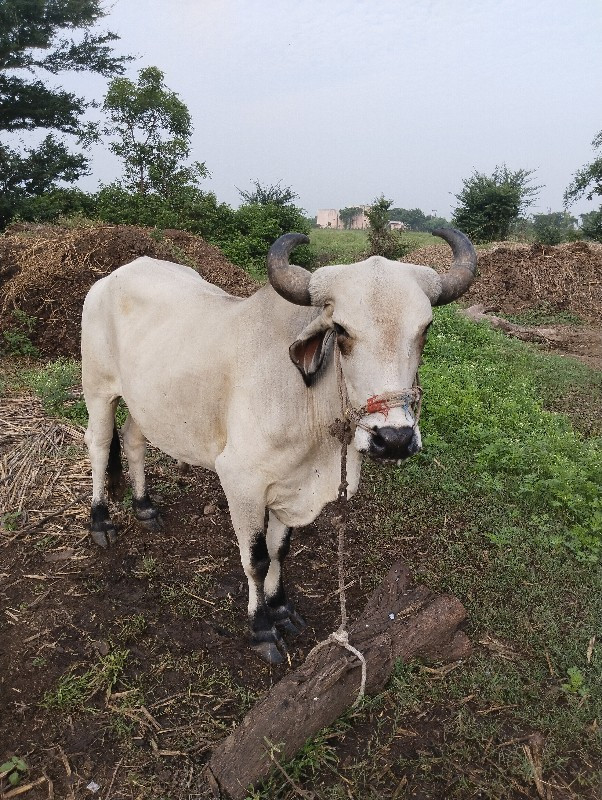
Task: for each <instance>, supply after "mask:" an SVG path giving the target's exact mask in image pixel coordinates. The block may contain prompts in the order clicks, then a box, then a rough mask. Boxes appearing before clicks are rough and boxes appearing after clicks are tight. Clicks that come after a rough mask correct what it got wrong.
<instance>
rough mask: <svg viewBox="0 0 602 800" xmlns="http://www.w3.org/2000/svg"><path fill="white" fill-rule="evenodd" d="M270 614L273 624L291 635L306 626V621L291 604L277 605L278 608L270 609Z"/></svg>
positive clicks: (295, 634) (299, 631) (294, 634)
mask: <svg viewBox="0 0 602 800" xmlns="http://www.w3.org/2000/svg"><path fill="white" fill-rule="evenodd" d="M270 616H271V619H272V621H273V622H274V624H275V625H277V626H278V628H280V630H282V631H284V633H288V634H290V635H291V636H297V635H298V634H299V633H301V631H302V630H303V628H305V627H306V622H305V620H304V619H303V617H301V616H300V615H299V614H297V612H296V611H295V610H294V608H293V607H292V605H290V604H287V605H285V606H279V607H278V608H275V609H272V610H271V611H270Z"/></svg>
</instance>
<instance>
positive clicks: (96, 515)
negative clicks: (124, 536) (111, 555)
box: [90, 502, 117, 550]
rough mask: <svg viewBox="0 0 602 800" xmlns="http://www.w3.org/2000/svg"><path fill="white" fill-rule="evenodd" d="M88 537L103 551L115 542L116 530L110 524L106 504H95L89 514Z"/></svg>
mask: <svg viewBox="0 0 602 800" xmlns="http://www.w3.org/2000/svg"><path fill="white" fill-rule="evenodd" d="M90 536H91V537H92V541H93V542H94V544H97V545H98V546H99V547H102V548H103V549H104V550H106V549H107V547H110V546H111V545H112V544H115V542H116V541H117V530H116V528H115V526H114V525H113V523H112V522H111V517H110V516H109V509H108V507H107V504H106V503H102V502H100V503H95V504H93V505H92V511H91V513H90Z"/></svg>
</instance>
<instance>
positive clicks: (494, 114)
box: [62, 0, 602, 216]
mask: <svg viewBox="0 0 602 800" xmlns="http://www.w3.org/2000/svg"><path fill="white" fill-rule="evenodd" d="M107 8H108V9H109V15H108V17H107V18H106V19H105V20H104V22H103V24H102V26H101V27H102V28H110V29H112V30H114V31H115V32H116V33H118V34H119V36H120V37H121V41H120V42H119V43H118V44H117V48H116V49H117V50H118V51H119V52H121V53H129V54H134V55H136V56H137V57H138V59H137V61H136V62H134V63H133V64H132V65H131V66H130V67H129V68H128V74H129V75H130V76H131V77H132V78H135V77H136V75H137V71H138V70H139V69H141V68H142V67H145V66H149V65H154V66H158V67H159V68H160V69H162V70H163V71H164V73H165V82H166V84H167V86H168V87H169V88H170V89H172V90H174V91H175V92H177V93H178V94H179V96H180V97H181V99H182V100H183V101H184V102H185V103H186V105H187V106H188V108H189V110H190V112H191V114H192V118H193V122H194V127H195V133H194V137H193V157H194V159H197V160H200V161H205V162H206V164H207V166H208V168H209V170H210V171H211V173H212V178H211V180H209V181H206V182H205V187H206V188H207V189H212V190H213V191H215V193H216V194H217V196H218V198H219V199H220V200H223V201H225V202H228V203H231V204H234V205H237V204H238V202H239V200H240V198H239V195H238V191H237V188H236V187H241V188H243V189H245V188H249V186H250V181H251V180H252V179H255V178H257V179H258V180H259V181H260V182H261V183H275V182H277V181H282V183H283V185H290V186H291V187H292V188H293V189H294V190H295V191H296V192H297V193H298V194H299V201H298V202H299V205H301V206H303V207H304V208H305V209H306V211H307V213H308V214H309V215H314V214H315V213H316V211H317V209H318V208H342V207H344V206H350V205H358V204H363V203H370V202H371V201H372V200H373V199H374V198H375V197H376V196H377V195H379V194H381V193H384V194H385V196H387V197H390V198H392V199H393V200H394V204H395V206H401V207H405V208H411V207H419V208H422V209H423V210H424V211H425V212H426V213H432V212H433V211H436V212H437V213H438V214H441V215H444V216H449V214H450V212H451V210H452V209H453V208H454V205H455V199H454V194H456V193H457V192H459V191H460V189H461V187H462V179H463V178H466V177H468V176H469V175H470V174H471V173H472V171H473V170H475V169H476V170H478V171H479V172H485V173H491V172H492V171H493V169H494V167H495V166H496V164H501V163H503V162H505V163H506V164H507V165H508V167H510V168H511V169H518V168H526V169H536V170H537V173H536V176H535V179H536V180H535V182H536V183H538V184H545V188H544V189H542V190H541V194H540V199H539V201H538V203H537V205H536V206H534V207H533V210H534V211H544V212H545V211H547V210H548V209H551V210H560V209H561V207H562V194H563V192H564V189H565V188H566V186H567V184H568V183H569V181H570V180H571V176H572V175H573V173H574V172H575V171H576V170H577V169H578V168H579V167H581V166H583V165H584V164H586V163H587V162H588V161H591V160H592V157H593V150H592V148H591V140H592V139H593V137H594V135H595V134H596V133H597V131H599V130H600V129H602V103H601V100H602V4H601V3H600V0H574V2H567V1H566V0H564V1H563V2H561V0H529V2H526V0H462V2H458V0H320V2H317V0H301V2H299V0H295V1H294V2H293V0H114V2H113V4H112V5H107ZM62 82H63V84H64V85H69V86H72V87H74V88H76V89H77V90H78V91H81V92H82V93H85V94H86V95H88V96H90V94H92V95H93V96H96V97H97V98H99V99H101V98H102V96H103V94H104V92H105V90H106V83H105V82H104V81H103V80H101V79H100V78H98V77H96V76H89V75H87V76H81V77H78V78H77V79H74V80H73V81H72V82H70V83H69V84H66V82H65V81H62ZM93 168H94V174H93V177H92V178H88V179H86V182H85V187H86V188H90V189H92V188H96V187H97V185H98V182H99V181H103V182H109V181H110V180H112V179H113V178H115V177H117V176H118V174H119V166H118V164H117V162H116V161H114V160H113V159H112V157H111V156H110V155H108V154H107V153H106V151H105V152H104V153H103V152H102V151H95V153H94V159H93ZM598 205H599V203H598ZM594 207H596V206H595V205H594V204H592V203H588V202H587V201H581V202H580V203H578V204H576V205H575V206H574V208H573V213H580V212H584V211H588V210H591V209H592V208H594Z"/></svg>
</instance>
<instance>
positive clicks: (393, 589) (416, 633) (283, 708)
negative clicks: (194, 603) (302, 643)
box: [207, 562, 470, 800]
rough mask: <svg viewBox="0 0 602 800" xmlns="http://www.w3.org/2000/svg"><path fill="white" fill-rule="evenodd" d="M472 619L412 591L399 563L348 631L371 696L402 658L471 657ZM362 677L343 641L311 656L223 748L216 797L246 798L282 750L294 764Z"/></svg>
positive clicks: (211, 773) (213, 764)
mask: <svg viewBox="0 0 602 800" xmlns="http://www.w3.org/2000/svg"><path fill="white" fill-rule="evenodd" d="M465 616H466V612H465V610H464V607H463V606H462V604H461V603H460V601H459V600H458V599H457V598H455V597H453V596H452V595H441V596H438V597H437V596H434V595H433V594H432V593H431V592H430V591H429V590H428V589H426V588H425V587H424V586H417V587H414V588H409V572H408V569H407V568H406V567H405V566H404V565H402V564H401V563H400V562H398V563H396V564H394V565H393V567H392V568H391V569H390V571H389V573H388V575H387V577H386V578H385V580H384V581H383V583H382V584H381V585H380V586H379V587H378V588H377V589H376V590H375V591H374V592H373V594H372V596H371V597H370V599H369V600H368V603H367V605H366V607H365V609H364V611H363V613H362V615H361V616H360V618H359V619H358V620H357V622H356V623H355V624H354V625H352V626H351V628H350V630H349V638H350V641H351V642H352V643H353V646H354V647H356V648H357V649H358V650H360V651H361V652H362V653H363V655H364V657H365V659H366V664H367V683H366V693H367V694H375V693H377V692H379V691H381V690H382V689H383V688H384V686H385V684H386V683H387V681H388V679H389V677H390V676H391V673H392V671H393V668H394V666H395V662H396V661H397V660H401V661H408V660H410V659H412V658H415V657H421V658H424V659H425V660H429V661H435V660H446V661H454V660H458V659H460V658H464V657H466V656H467V655H469V653H470V642H469V641H468V638H467V637H466V635H465V634H464V633H463V632H462V631H460V630H458V626H459V625H460V624H461V623H462V622H463V620H464V619H465ZM360 676H361V670H360V663H359V660H358V659H357V658H354V657H353V656H351V655H350V654H349V653H348V652H347V651H345V650H343V649H342V648H341V647H339V646H337V645H336V644H328V645H326V646H324V647H322V648H320V649H319V650H315V651H312V652H311V653H310V654H309V656H308V657H307V659H306V661H305V663H303V664H302V665H301V666H300V667H299V668H298V669H296V670H295V671H294V672H292V673H290V674H289V675H287V676H285V677H284V678H283V679H282V680H281V681H280V682H279V683H277V684H276V686H274V688H273V689H272V691H271V692H269V694H268V695H267V696H266V697H265V698H264V699H263V700H261V701H260V702H259V703H257V704H256V705H255V706H254V707H253V708H252V709H251V711H250V712H249V713H248V714H247V716H246V717H245V718H244V719H243V720H242V722H241V723H240V725H239V726H238V727H237V728H236V730H235V731H234V732H233V733H232V734H230V736H228V737H227V738H226V739H224V740H223V741H222V742H220V743H219V744H218V745H217V747H216V748H215V750H214V751H213V754H212V756H211V759H210V761H209V765H208V775H207V781H208V784H209V785H210V786H211V787H212V788H213V791H214V796H215V797H220V796H221V797H227V798H231V800H243V798H244V797H246V796H247V790H248V787H249V786H251V785H256V784H257V783H258V782H259V781H260V780H261V779H262V778H263V777H265V775H266V774H267V772H268V771H269V769H270V766H271V754H273V752H274V751H275V749H277V751H278V753H279V756H280V757H281V759H283V760H287V759H290V758H291V757H292V756H293V755H294V754H295V753H296V752H297V751H298V750H299V749H300V748H301V747H302V745H303V744H304V743H305V741H306V740H307V739H308V738H309V737H311V736H313V735H314V734H315V733H317V732H318V731H319V730H321V729H322V728H324V727H326V726H327V725H330V724H332V723H333V722H334V721H335V720H336V719H338V717H340V716H341V714H342V713H343V712H344V711H345V710H346V709H347V708H349V707H350V706H351V704H352V703H353V701H354V700H355V698H356V696H357V692H358V688H359V685H360ZM272 758H273V755H272ZM220 792H221V795H220Z"/></svg>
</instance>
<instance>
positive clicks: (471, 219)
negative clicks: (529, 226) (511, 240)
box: [452, 164, 540, 242]
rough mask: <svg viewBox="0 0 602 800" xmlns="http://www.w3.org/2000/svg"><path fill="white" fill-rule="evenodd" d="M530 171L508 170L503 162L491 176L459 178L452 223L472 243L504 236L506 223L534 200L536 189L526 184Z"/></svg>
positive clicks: (508, 224) (529, 179)
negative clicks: (461, 183) (460, 180)
mask: <svg viewBox="0 0 602 800" xmlns="http://www.w3.org/2000/svg"><path fill="white" fill-rule="evenodd" d="M532 175H533V170H529V169H519V170H516V172H512V171H511V170H509V169H508V167H507V166H506V165H505V164H504V165H502V166H501V167H496V168H495V170H494V171H493V175H491V176H489V175H484V174H482V173H480V172H476V171H475V172H474V173H473V174H472V175H471V176H470V178H466V179H465V180H464V181H463V184H464V186H463V189H462V191H461V192H460V193H459V194H457V195H456V200H458V202H459V204H460V205H459V206H458V208H456V210H455V211H454V215H453V217H452V225H454V226H455V227H456V228H459V229H460V230H461V231H463V232H464V233H465V234H466V235H467V236H470V237H471V239H473V241H475V242H493V241H500V240H504V239H507V238H508V234H509V232H510V226H511V225H512V223H513V222H514V221H515V220H517V219H518V217H519V216H520V214H521V213H522V212H523V211H524V210H525V209H526V208H528V207H529V205H531V203H533V202H534V200H535V197H536V195H537V193H538V191H539V189H540V187H539V186H529V185H528V184H529V183H530V181H531V176H532Z"/></svg>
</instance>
